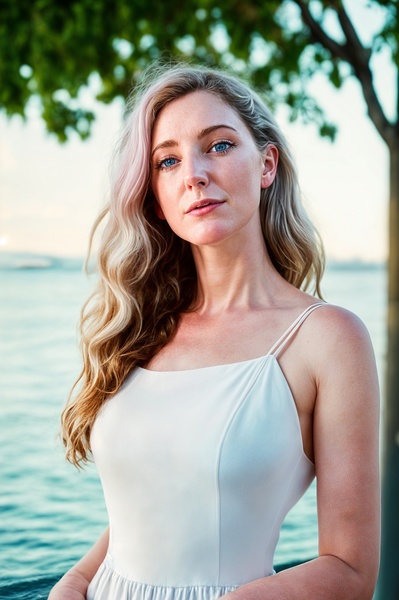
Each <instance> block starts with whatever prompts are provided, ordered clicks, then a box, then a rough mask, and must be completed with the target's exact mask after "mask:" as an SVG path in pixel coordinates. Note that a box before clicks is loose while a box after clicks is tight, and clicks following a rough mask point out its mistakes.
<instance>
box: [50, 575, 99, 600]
mask: <svg viewBox="0 0 399 600" xmlns="http://www.w3.org/2000/svg"><path fill="white" fill-rule="evenodd" d="M89 583H90V582H89V581H88V580H87V579H86V578H85V577H84V576H83V574H81V573H79V571H77V570H76V568H72V569H71V570H70V571H68V572H67V573H65V575H64V576H63V577H62V579H60V581H59V582H58V583H57V584H56V585H55V586H54V587H53V589H52V590H51V592H50V595H49V597H48V600H85V599H86V591H87V588H88V585H89Z"/></svg>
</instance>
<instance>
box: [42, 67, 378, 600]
mask: <svg viewBox="0 0 399 600" xmlns="http://www.w3.org/2000/svg"><path fill="white" fill-rule="evenodd" d="M105 214H107V215H108V220H107V223H106V226H105V230H104V233H103V236H102V242H101V248H100V252H99V272H100V283H99V287H98V290H97V292H96V293H95V294H94V296H93V298H92V299H91V300H90V302H89V303H88V304H87V305H86V309H85V311H84V316H83V335H82V342H83V353H84V369H83V372H82V375H81V379H80V389H79V391H78V392H77V393H76V394H75V398H74V399H73V400H72V402H70V404H69V405H68V406H67V408H66V409H65V411H64V414H63V431H64V439H65V443H66V447H67V456H68V458H69V460H71V461H72V462H74V463H75V464H78V463H79V462H80V461H85V460H87V459H88V457H89V455H90V452H91V451H92V452H93V456H94V459H95V461H96V464H97V468H98V470H99V474H100V477H101V479H102V483H103V488H104V494H105V500H106V503H107V508H108V513H109V519H110V527H109V530H107V531H106V532H105V533H104V535H103V536H102V538H101V539H100V540H99V541H98V542H97V543H96V545H95V546H94V547H93V548H92V550H91V551H90V552H89V553H88V554H87V555H86V556H85V557H84V558H83V559H82V560H81V561H80V562H79V563H78V564H77V565H76V566H75V567H73V568H72V569H71V570H70V571H69V572H68V573H67V574H66V575H65V576H64V577H63V579H61V581H60V582H59V583H58V584H57V585H56V586H55V588H54V589H53V591H52V593H51V594H50V598H51V599H52V600H56V599H58V598H62V599H64V600H68V599H69V600H75V599H76V600H77V599H79V600H81V599H82V598H86V597H87V598H88V599H89V600H102V599H112V600H123V599H125V600H128V599H135V600H136V599H138V600H142V599H144V598H145V599H147V598H151V599H154V600H164V599H165V600H170V599H173V600H174V599H175V598H176V599H178V600H186V599H187V600H188V599H189V600H197V598H198V599H199V600H208V599H209V600H215V599H216V598H218V597H220V596H231V600H241V599H242V600H244V599H245V600H257V599H258V598H259V599H260V598H262V599H266V598H267V599H272V600H280V599H281V600H282V599H288V598H289V599H290V600H295V599H308V598H322V599H323V600H328V599H330V598H331V599H334V600H340V599H342V600H344V599H348V600H349V599H350V600H354V599H359V600H360V599H361V600H366V599H371V597H372V594H373V589H374V585H375V580H376V574H377V568H378V550H379V543H378V540H379V480H378V439H377V438H378V414H379V408H378V385H377V378H376V370H375V363H374V357H373V352H372V349H371V345H370V341H369V338H368V334H367V332H366V331H365V328H364V326H363V324H362V323H361V322H359V320H358V319H357V318H356V317H355V316H354V315H352V314H350V313H348V311H345V310H343V309H340V308H337V307H334V306H329V305H327V304H325V303H323V302H320V301H317V300H316V299H315V298H314V297H313V296H311V295H309V294H307V293H306V292H305V291H303V290H301V287H303V288H305V289H306V287H307V286H308V285H309V284H310V282H311V280H312V279H314V280H315V291H316V292H317V293H318V295H319V297H320V288H319V284H320V278H321V274H322V270H323V257H322V252H321V250H320V246H319V244H318V238H317V236H316V234H315V231H314V229H313V228H312V226H311V224H310V222H309V221H308V219H307V217H306V215H305V213H304V211H303V208H302V207H301V204H300V199H299V189H298V182H297V176H296V171H295V167H294V164H293V161H292V158H291V155H290V152H289V150H288V148H287V145H286V142H285V140H284V138H283V136H282V133H281V131H280V130H279V128H278V126H277V124H276V123H275V121H274V119H273V117H272V115H271V114H270V112H269V110H268V109H267V108H266V107H265V105H264V104H263V102H262V101H261V100H260V99H259V98H258V97H257V96H256V94H254V93H253V92H252V91H251V90H249V89H248V88H247V86H246V85H244V84H243V83H241V82H240V81H237V80H236V79H234V78H231V77H229V76H227V75H225V74H223V73H221V72H217V71H212V70H207V69H202V68H199V67H198V68H197V67H184V66H177V67H173V68H170V69H167V70H166V71H160V72H159V73H156V74H155V75H154V74H153V75H152V79H151V80H150V81H149V82H147V83H145V84H144V86H143V88H142V89H141V91H140V92H138V93H137V94H136V96H135V98H134V100H133V105H132V106H131V107H130V109H129V114H128V117H127V119H126V121H125V125H124V132H123V136H122V140H121V144H120V147H119V152H118V155H117V159H116V163H115V168H114V171H113V178H112V189H111V201H110V207H109V209H108V210H107V211H106V213H105ZM105 214H104V215H102V217H104V216H105ZM102 217H101V219H102ZM101 219H99V222H100V221H101ZM99 222H98V223H97V225H98V224H99ZM315 474H316V475H317V502H318V522H319V556H318V558H316V559H315V560H313V561H311V562H308V563H306V564H303V565H300V566H298V567H295V568H292V569H288V570H286V571H284V572H281V573H278V574H277V575H276V574H273V573H274V572H273V565H272V561H273V553H274V548H275V545H276V543H277V539H278V534H279V530H280V527H281V523H282V521H283V519H284V517H285V515H286V513H287V512H288V510H290V508H291V507H292V506H293V505H294V504H295V503H296V502H297V500H298V499H299V498H300V497H301V496H302V494H303V493H304V492H305V490H306V489H307V487H308V486H309V484H310V482H311V481H312V479H313V477H314V475H315ZM272 574H273V577H270V575H272ZM229 600H230V599H229Z"/></svg>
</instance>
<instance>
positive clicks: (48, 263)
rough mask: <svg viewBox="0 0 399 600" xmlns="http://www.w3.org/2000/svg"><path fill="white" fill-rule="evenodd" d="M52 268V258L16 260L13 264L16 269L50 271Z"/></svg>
mask: <svg viewBox="0 0 399 600" xmlns="http://www.w3.org/2000/svg"><path fill="white" fill-rule="evenodd" d="M52 266H53V261H52V260H51V258H44V257H43V258H42V257H35V256H30V257H27V258H20V259H16V260H15V261H14V264H13V268H14V269H49V268H51V267H52Z"/></svg>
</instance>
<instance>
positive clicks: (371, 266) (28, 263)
mask: <svg viewBox="0 0 399 600" xmlns="http://www.w3.org/2000/svg"><path fill="white" fill-rule="evenodd" d="M84 262H85V259H84V258H83V257H66V256H53V255H49V254H35V253H30V252H5V251H0V270H2V271H4V270H6V271H9V270H12V271H14V270H24V271H25V270H55V269H56V270H62V269H64V270H68V271H69V270H74V271H75V270H81V269H83V265H84ZM385 268H386V262H384V261H382V262H368V261H363V260H361V259H356V260H353V259H352V260H336V259H328V258H327V265H326V269H327V270H334V271H336V270H341V271H343V270H344V271H354V270H356V271H359V270H365V271H370V270H376V269H385Z"/></svg>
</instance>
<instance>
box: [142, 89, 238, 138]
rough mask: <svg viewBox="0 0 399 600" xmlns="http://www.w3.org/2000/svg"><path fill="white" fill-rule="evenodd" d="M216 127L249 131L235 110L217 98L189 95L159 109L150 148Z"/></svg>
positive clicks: (195, 93)
mask: <svg viewBox="0 0 399 600" xmlns="http://www.w3.org/2000/svg"><path fill="white" fill-rule="evenodd" d="M219 124H224V125H229V126H230V127H234V128H235V129H237V130H238V131H242V130H246V131H248V129H247V127H246V125H245V124H244V122H243V121H242V119H241V117H240V116H239V115H238V113H237V112H236V110H235V109H234V108H232V107H231V106H230V105H229V104H227V102H226V101H225V100H223V99H222V98H221V97H220V96H217V95H216V94H213V93H211V92H206V91H197V92H191V93H190V94H187V95H186V96H183V97H182V98H177V99H176V100H172V101H171V102H169V103H168V104H167V105H166V106H164V107H163V108H162V110H161V111H160V113H159V115H158V116H157V119H156V121H155V124H154V128H153V135H152V137H153V144H156V143H158V142H159V141H162V139H166V138H170V137H175V136H176V135H179V134H190V133H194V134H195V133H196V132H198V131H200V130H202V129H205V128H207V127H212V126H213V125H219ZM161 138H162V139H161Z"/></svg>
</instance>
